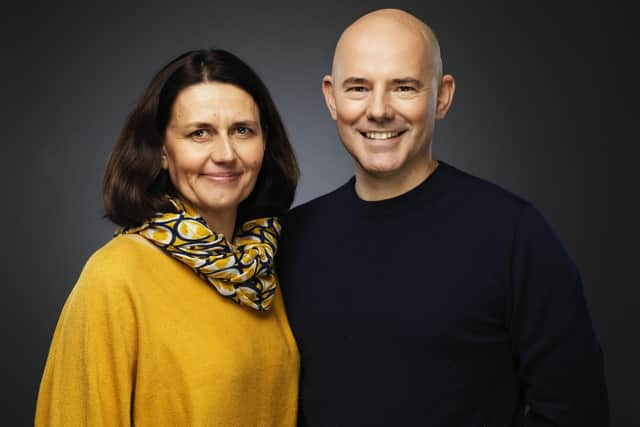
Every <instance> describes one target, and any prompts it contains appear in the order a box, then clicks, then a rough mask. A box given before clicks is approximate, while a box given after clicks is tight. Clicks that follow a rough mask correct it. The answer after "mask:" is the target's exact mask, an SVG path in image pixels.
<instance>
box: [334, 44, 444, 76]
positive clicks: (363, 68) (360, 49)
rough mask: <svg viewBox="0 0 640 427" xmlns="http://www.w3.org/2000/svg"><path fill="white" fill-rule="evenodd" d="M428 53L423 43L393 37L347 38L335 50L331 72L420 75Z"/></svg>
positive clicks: (427, 62) (354, 74)
mask: <svg viewBox="0 0 640 427" xmlns="http://www.w3.org/2000/svg"><path fill="white" fill-rule="evenodd" d="M431 57H432V55H428V52H427V51H426V47H425V46H424V44H423V45H420V44H418V45H415V44H408V43H401V44H396V43H395V42H394V41H393V40H375V39H366V38H362V39H360V40H350V41H349V43H346V44H344V45H342V49H341V50H340V51H339V52H336V58H335V60H334V68H333V74H334V76H335V77H338V78H348V77H360V78H372V77H376V78H385V79H401V78H409V77H410V78H415V79H417V78H424V74H425V73H426V71H427V70H428V69H429V68H430V67H429V65H430V63H431V62H430V61H429V58H431Z"/></svg>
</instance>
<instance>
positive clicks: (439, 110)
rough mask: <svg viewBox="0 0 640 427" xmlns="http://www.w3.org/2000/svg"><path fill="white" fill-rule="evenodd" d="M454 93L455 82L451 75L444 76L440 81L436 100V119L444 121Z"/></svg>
mask: <svg viewBox="0 0 640 427" xmlns="http://www.w3.org/2000/svg"><path fill="white" fill-rule="evenodd" d="M455 91H456V82H455V80H454V79H453V76H452V75H451V74H445V75H444V76H442V80H440V88H439V89H438V99H437V103H436V119H444V117H445V116H446V115H447V111H449V107H451V102H452V101H453V94H454V93H455Z"/></svg>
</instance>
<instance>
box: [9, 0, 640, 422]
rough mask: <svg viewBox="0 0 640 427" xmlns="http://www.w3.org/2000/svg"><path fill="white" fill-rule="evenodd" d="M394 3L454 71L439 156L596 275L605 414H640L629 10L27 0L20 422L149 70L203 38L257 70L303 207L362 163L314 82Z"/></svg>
mask: <svg viewBox="0 0 640 427" xmlns="http://www.w3.org/2000/svg"><path fill="white" fill-rule="evenodd" d="M487 3H490V4H491V6H487V5H486V4H487ZM383 6H385V7H388V6H394V7H400V8H404V9H406V10H408V11H410V12H412V13H414V14H416V15H417V16H418V17H420V18H422V19H424V20H426V21H427V22H428V23H430V24H431V25H432V27H433V28H434V30H435V31H436V33H437V34H438V36H439V37H440V40H441V45H442V52H443V56H444V64H445V71H446V72H449V73H452V74H453V75H454V76H455V77H456V81H457V92H456V96H455V98H454V103H453V107H452V109H451V111H450V112H449V116H448V117H447V119H446V120H444V121H442V122H439V123H438V125H437V131H436V135H435V141H434V144H435V145H434V149H435V154H436V156H437V157H438V158H440V159H443V160H445V161H447V162H449V163H451V164H454V165H456V166H458V167H460V168H462V169H465V170H467V171H469V172H471V173H474V174H476V175H478V176H480V177H483V178H486V179H489V180H491V181H494V182H496V183H498V184H499V185H501V186H503V187H505V188H507V189H509V190H511V191H514V192H516V193H518V194H520V195H522V196H524V197H525V198H528V199H529V200H531V201H533V203H534V204H535V205H536V206H538V207H539V208H540V209H541V210H542V212H543V213H544V214H545V215H546V217H547V218H548V220H549V221H550V222H551V224H552V225H553V226H554V228H555V229H556V231H557V232H558V234H559V235H560V237H561V238H562V240H563V241H564V242H565V244H566V246H567V248H568V250H569V252H570V253H571V254H572V256H573V258H574V259H575V261H576V263H577V264H578V267H579V268H580V270H581V272H582V275H583V278H584V285H585V292H586V295H587V298H588V302H589V306H590V308H591V312H592V315H593V319H594V323H595V327H596V330H597V333H598V335H599V337H600V339H601V342H602V345H603V348H604V352H605V358H606V373H607V378H608V384H609V390H610V401H611V408H612V420H613V422H612V425H613V426H616V427H622V426H633V425H640V415H639V414H638V413H637V411H636V410H635V408H634V403H637V399H638V397H637V384H638V380H639V379H640V377H639V375H638V373H639V370H638V366H637V363H638V362H637V361H638V360H640V346H639V344H638V332H637V328H638V326H639V325H640V323H639V320H640V315H639V314H638V311H637V308H638V296H639V291H638V285H639V283H638V278H637V274H636V272H637V265H638V264H637V263H638V247H637V237H638V227H637V218H638V209H637V202H636V198H637V197H638V193H639V192H638V190H637V189H636V188H635V187H636V186H635V185H634V184H636V183H637V181H638V180H637V178H636V177H635V176H634V175H635V171H636V169H637V167H636V161H637V160H636V159H637V157H636V153H637V150H636V144H637V142H638V138H637V137H636V136H635V135H634V136H631V135H633V134H632V133H631V117H632V115H633V113H632V111H631V102H630V99H631V95H630V90H631V89H632V88H633V87H634V86H635V84H636V83H635V81H636V80H637V76H636V75H635V74H634V73H632V72H631V71H629V70H628V69H627V67H626V62H628V60H629V58H630V57H632V56H633V55H635V54H636V51H637V49H633V46H632V41H631V40H633V39H630V34H631V32H630V30H629V25H630V24H632V23H631V20H630V19H629V20H627V19H626V17H625V16H627V15H628V12H625V11H621V10H617V9H616V8H615V7H614V6H608V7H607V8H605V6H604V4H603V2H599V3H593V4H590V3H589V2H581V3H579V6H577V7H576V6H570V5H568V4H567V3H565V2H560V1H558V2H555V3H551V2H535V3H533V2H531V3H524V4H519V5H512V4H510V3H508V2H479V1H464V2H462V1H453V2H429V1H420V2H418V1H415V2H408V1H397V2H393V3H391V2H375V1H360V2H347V1H340V2H337V1H323V2H309V3H308V4H303V3H299V4H298V3H273V2H258V1H248V2H241V1H236V2H228V3H226V2H225V3H224V4H223V3H220V2H215V1H200V2H176V1H168V0H158V1H156V2H153V3H151V2H150V3H147V4H146V5H145V4H142V3H138V4H137V5H133V6H132V5H126V6H125V5H121V6H115V5H107V4H106V3H101V4H96V5H89V4H84V5H76V6H71V5H69V6H64V5H55V6H54V5H53V3H52V2H49V3H48V4H45V3H44V2H42V4H35V3H24V4H22V5H19V6H15V5H14V7H13V9H10V10H9V9H6V10H3V13H2V17H1V18H0V24H1V28H2V33H3V34H2V35H3V37H2V42H1V46H2V53H3V58H2V79H1V81H2V85H3V87H2V96H3V102H2V103H0V104H1V108H2V110H1V112H2V116H1V117H2V126H1V127H0V129H1V130H2V145H1V149H2V156H0V162H1V166H2V168H1V173H2V182H3V183H4V185H3V187H4V188H3V191H2V197H3V199H4V202H3V205H2V222H1V223H0V224H2V226H3V233H2V235H3V238H2V258H1V259H2V278H3V279H4V286H3V289H4V292H3V296H2V298H1V301H2V303H1V306H2V313H3V316H5V319H4V321H3V322H2V324H3V329H4V330H3V341H4V344H3V350H2V352H1V354H2V358H3V359H2V366H3V369H4V372H3V376H2V378H3V383H4V389H5V396H6V395H7V394H9V396H8V399H7V397H5V399H4V402H5V404H7V405H8V409H7V410H5V411H3V418H4V419H5V420H7V419H12V420H13V422H12V423H10V425H29V424H31V423H32V416H33V411H34V407H35V399H36V395H37V388H38V383H39V379H40V375H41V373H42V369H43V366H44V362H45V359H46V356H47V350H48V346H49V342H50V339H51V335H52V333H53V329H54V327H55V323H56V321H57V318H58V315H59V312H60V309H61V307H62V305H63V303H64V301H65V299H66V297H67V295H68V293H69V291H70V290H71V288H72V286H73V284H74V282H75V280H76V279H77V277H78V274H79V272H80V270H81V268H82V266H83V264H84V262H85V260H86V259H87V257H88V256H89V255H90V254H91V253H92V252H93V251H94V250H95V249H97V248H98V247H99V246H101V245H102V244H103V243H104V242H106V241H107V240H108V239H109V238H110V236H111V233H112V231H113V229H114V228H113V226H112V225H110V224H109V223H108V222H107V221H105V220H103V219H101V214H102V212H101V194H100V183H101V178H102V173H103V168H104V164H105V159H106V157H107V153H108V152H109V149H110V147H111V145H112V143H113V141H114V140H115V138H116V136H117V134H118V132H119V129H120V126H121V125H122V123H123V121H124V118H125V115H126V114H127V113H128V111H129V110H130V109H131V107H132V106H133V104H134V102H135V100H136V99H137V97H138V96H139V95H140V94H141V93H142V90H143V88H144V87H145V85H146V84H147V82H148V80H149V79H150V77H151V76H152V75H153V73H155V72H156V71H157V70H158V69H159V67H160V66H162V65H163V64H164V63H165V62H167V61H168V60H169V59H170V58H173V57H174V56H176V55H177V54H179V53H181V52H183V51H185V50H188V49H193V48H201V47H221V48H224V49H228V50H230V51H232V52H234V53H236V54H238V55H239V56H240V57H242V58H243V59H245V60H246V61H247V62H248V63H249V64H250V65H252V66H253V67H254V68H255V69H256V70H257V71H258V73H259V74H260V75H261V76H262V77H263V78H264V80H265V82H266V84H267V86H268V87H269V88H270V90H271V92H272V95H273V97H274V98H275V101H276V103H277V105H278V107H279V109H280V111H281V113H282V115H283V117H284V120H285V123H286V125H287V128H288V130H289V133H290V137H291V140H292V143H293V144H294V146H295V149H296V151H297V154H298V158H299V161H300V165H301V168H302V180H301V183H300V186H299V191H298V194H297V198H296V204H298V203H301V202H304V201H306V200H309V199H311V198H313V197H315V196H317V195H320V194H322V193H324V192H327V191H329V190H331V189H333V188H335V187H336V186H338V185H340V184H341V183H343V182H344V181H345V180H347V179H348V178H349V177H350V175H351V163H350V160H349V159H348V157H347V155H346V153H345V152H344V151H343V149H342V147H341V145H340V143H339V142H338V139H337V136H336V131H335V128H334V125H333V122H332V121H331V120H330V118H329V115H328V113H327V112H326V111H325V107H324V101H323V99H322V97H321V92H320V81H321V78H322V75H323V74H324V73H326V72H328V71H329V69H330V62H331V56H332V49H333V46H334V44H335V42H336V40H337V37H338V35H339V33H340V32H341V31H342V29H343V28H344V27H345V26H346V25H347V24H348V23H350V22H351V21H352V20H353V19H355V18H356V17H358V16H360V15H361V14H363V13H365V12H368V11H370V10H372V9H375V8H379V7H383ZM426 386H428V385H426ZM7 392H9V393H7ZM3 424H4V422H3ZM7 425H9V423H8V424H7Z"/></svg>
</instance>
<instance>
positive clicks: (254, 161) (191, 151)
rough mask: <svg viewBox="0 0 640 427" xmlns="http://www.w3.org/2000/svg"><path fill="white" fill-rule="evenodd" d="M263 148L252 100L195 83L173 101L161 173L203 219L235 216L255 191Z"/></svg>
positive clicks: (230, 89) (222, 86)
mask: <svg viewBox="0 0 640 427" xmlns="http://www.w3.org/2000/svg"><path fill="white" fill-rule="evenodd" d="M264 148H265V143H264V138H263V134H262V129H261V128H260V112H259V111H258V107H257V106H256V104H255V102H254V101H253V98H251V96H250V95H249V94H248V93H247V92H245V91H244V90H242V89H240V88H238V87H236V86H233V85H230V84H226V83H219V82H205V83H199V84H196V85H192V86H189V87H187V88H185V89H183V90H182V91H181V92H180V93H178V96H177V97H176V100H175V102H174V104H173V107H172V110H171V117H170V119H169V123H168V125H167V129H166V132H165V143H164V146H163V148H162V167H163V169H166V170H168V171H169V176H170V177H171V182H172V183H173V185H174V186H175V188H176V189H177V190H178V192H179V193H180V195H181V196H182V197H183V198H184V199H185V200H186V201H187V202H189V203H190V204H191V205H192V206H193V207H194V208H195V209H196V210H197V211H198V212H199V213H200V214H201V215H202V216H204V217H205V218H206V217H207V216H219V215H225V214H229V213H233V214H235V213H236V210H237V208H238V205H239V204H240V202H242V201H243V200H244V199H246V198H247V197H248V196H249V194H251V191H252V190H253V187H254V186H255V183H256V179H257V177H258V173H259V172H260V166H261V165H262V159H263V157H264Z"/></svg>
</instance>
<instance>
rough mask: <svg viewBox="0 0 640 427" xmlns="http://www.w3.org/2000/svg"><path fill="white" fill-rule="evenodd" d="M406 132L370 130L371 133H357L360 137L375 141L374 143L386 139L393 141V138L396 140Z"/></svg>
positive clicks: (361, 131)
mask: <svg viewBox="0 0 640 427" xmlns="http://www.w3.org/2000/svg"><path fill="white" fill-rule="evenodd" d="M406 131H407V130H406V129H404V130H384V131H382V130H371V131H368V130H367V131H363V130H360V131H358V132H360V135H362V136H363V137H365V138H367V139H371V140H376V141H385V140H388V139H393V138H397V137H399V136H400V135H402V134H403V133H405V132H406Z"/></svg>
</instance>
